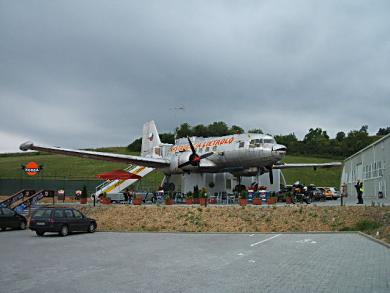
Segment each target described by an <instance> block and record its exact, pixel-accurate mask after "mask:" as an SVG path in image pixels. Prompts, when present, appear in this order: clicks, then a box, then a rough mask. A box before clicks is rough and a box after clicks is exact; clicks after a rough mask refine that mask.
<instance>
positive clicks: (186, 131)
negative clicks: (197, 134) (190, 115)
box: [176, 123, 192, 138]
mask: <svg viewBox="0 0 390 293" xmlns="http://www.w3.org/2000/svg"><path fill="white" fill-rule="evenodd" d="M187 136H192V131H191V125H190V124H188V123H183V124H181V125H180V126H179V127H177V128H176V138H181V137H187Z"/></svg>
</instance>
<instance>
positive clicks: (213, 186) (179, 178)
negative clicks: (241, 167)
mask: <svg viewBox="0 0 390 293" xmlns="http://www.w3.org/2000/svg"><path fill="white" fill-rule="evenodd" d="M272 172H273V176H274V183H273V184H270V182H269V175H268V173H265V174H263V175H261V176H259V178H257V176H249V177H242V178H241V184H243V185H245V186H247V187H249V186H250V185H251V184H252V183H255V182H259V185H260V186H266V187H267V190H270V191H279V190H280V177H281V176H280V174H281V171H280V170H278V169H274V170H272ZM170 182H172V183H174V184H175V190H176V191H181V192H183V193H187V192H189V191H193V190H194V186H195V185H196V186H198V187H199V188H202V187H206V188H207V189H208V191H209V192H210V193H211V194H214V193H220V192H226V193H228V194H231V193H233V189H234V187H235V186H236V185H237V184H238V179H237V178H236V177H234V176H233V175H232V174H230V173H204V174H199V173H191V174H182V175H172V176H171V179H170Z"/></svg>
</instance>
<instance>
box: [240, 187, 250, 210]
mask: <svg viewBox="0 0 390 293" xmlns="http://www.w3.org/2000/svg"><path fill="white" fill-rule="evenodd" d="M247 204H248V191H246V190H242V191H241V192H240V206H246V205H247Z"/></svg>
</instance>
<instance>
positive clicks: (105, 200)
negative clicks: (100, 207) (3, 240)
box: [100, 197, 111, 204]
mask: <svg viewBox="0 0 390 293" xmlns="http://www.w3.org/2000/svg"><path fill="white" fill-rule="evenodd" d="M100 203H101V204H111V199H110V198H105V197H101V198H100Z"/></svg>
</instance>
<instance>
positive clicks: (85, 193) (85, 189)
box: [80, 185, 88, 204]
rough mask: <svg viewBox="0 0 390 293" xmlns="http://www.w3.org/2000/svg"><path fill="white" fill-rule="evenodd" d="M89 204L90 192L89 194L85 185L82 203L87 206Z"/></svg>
mask: <svg viewBox="0 0 390 293" xmlns="http://www.w3.org/2000/svg"><path fill="white" fill-rule="evenodd" d="M87 202H88V192H87V187H86V186H85V185H84V186H83V190H82V191H81V195H80V203H81V204H86V203H87Z"/></svg>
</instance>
